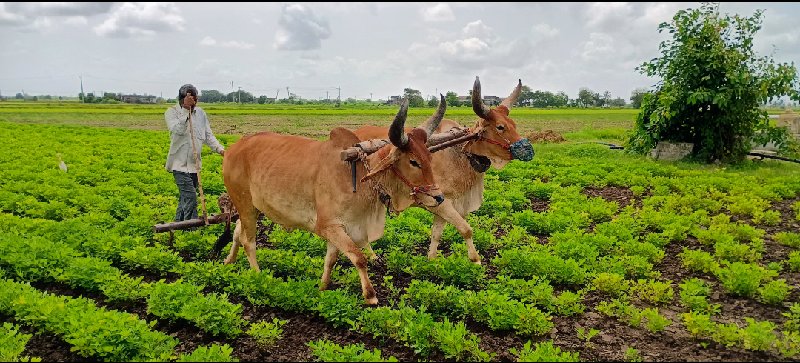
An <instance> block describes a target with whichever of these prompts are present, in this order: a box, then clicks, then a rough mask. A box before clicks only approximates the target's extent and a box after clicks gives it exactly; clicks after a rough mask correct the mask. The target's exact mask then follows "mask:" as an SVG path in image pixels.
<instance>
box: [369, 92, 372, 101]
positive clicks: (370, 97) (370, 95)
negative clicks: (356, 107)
mask: <svg viewBox="0 0 800 363" xmlns="http://www.w3.org/2000/svg"><path fill="white" fill-rule="evenodd" d="M369 102H372V92H370V93H369Z"/></svg>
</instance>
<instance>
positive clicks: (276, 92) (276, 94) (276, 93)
mask: <svg viewBox="0 0 800 363" xmlns="http://www.w3.org/2000/svg"><path fill="white" fill-rule="evenodd" d="M280 91H281V89H280V88H278V90H277V91H275V103H278V93H279V92H280Z"/></svg>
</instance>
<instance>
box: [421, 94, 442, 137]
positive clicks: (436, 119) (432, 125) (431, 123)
mask: <svg viewBox="0 0 800 363" xmlns="http://www.w3.org/2000/svg"><path fill="white" fill-rule="evenodd" d="M439 97H441V99H440V100H439V108H438V109H436V113H434V114H433V116H431V117H430V118H429V119H428V120H426V121H425V122H424V123H422V125H420V126H419V128H421V129H423V130H425V133H426V134H427V135H428V137H430V136H431V135H433V132H434V131H435V130H436V128H437V127H439V123H440V122H442V119H443V118H444V111H445V110H446V109H447V101H445V99H444V96H442V94H441V93H440V94H439Z"/></svg>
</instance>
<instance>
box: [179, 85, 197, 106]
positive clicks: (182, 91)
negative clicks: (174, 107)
mask: <svg viewBox="0 0 800 363" xmlns="http://www.w3.org/2000/svg"><path fill="white" fill-rule="evenodd" d="M189 92H191V93H192V95H194V97H195V98H197V96H199V95H198V92H197V88H195V87H194V86H192V85H191V84H189V83H187V84H185V85H183V86H181V88H180V89H179V90H178V103H180V104H183V99H184V98H186V94H187V93H189Z"/></svg>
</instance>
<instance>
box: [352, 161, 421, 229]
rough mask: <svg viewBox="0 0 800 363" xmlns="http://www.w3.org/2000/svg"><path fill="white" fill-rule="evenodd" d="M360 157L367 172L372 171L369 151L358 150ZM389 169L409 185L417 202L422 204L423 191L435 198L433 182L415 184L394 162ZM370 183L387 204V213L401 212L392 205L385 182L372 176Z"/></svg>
mask: <svg viewBox="0 0 800 363" xmlns="http://www.w3.org/2000/svg"><path fill="white" fill-rule="evenodd" d="M386 157H387V158H388V157H390V155H387V156H386ZM358 159H360V160H361V162H362V163H363V164H364V169H366V170H367V174H370V173H371V172H372V170H371V169H370V167H369V162H368V161H367V153H365V152H364V151H363V150H361V151H359V152H358ZM387 169H391V170H392V173H394V175H396V176H397V177H398V178H400V180H402V181H403V184H405V185H406V186H408V187H409V188H410V189H411V193H410V194H409V195H410V196H411V198H412V199H414V202H416V203H417V204H422V203H420V202H419V200H418V199H417V194H420V193H422V194H425V195H427V196H429V197H431V198H433V195H431V194H430V192H431V190H433V189H434V185H433V184H428V185H422V186H414V184H412V183H411V182H410V181H408V179H407V178H406V177H404V176H403V174H401V173H400V171H399V170H397V168H396V167H395V166H394V164H392V165H390V166H389V167H388V168H387ZM384 170H386V169H384ZM369 183H370V187H371V188H372V189H373V190H375V192H376V193H377V194H378V199H379V200H380V201H381V203H383V205H385V206H386V213H387V214H389V215H397V214H398V213H400V212H399V211H398V210H396V209H394V207H393V206H392V197H391V195H389V193H388V192H387V191H386V188H385V187H384V186H383V184H381V183H378V182H376V181H375V178H370V179H369Z"/></svg>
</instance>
